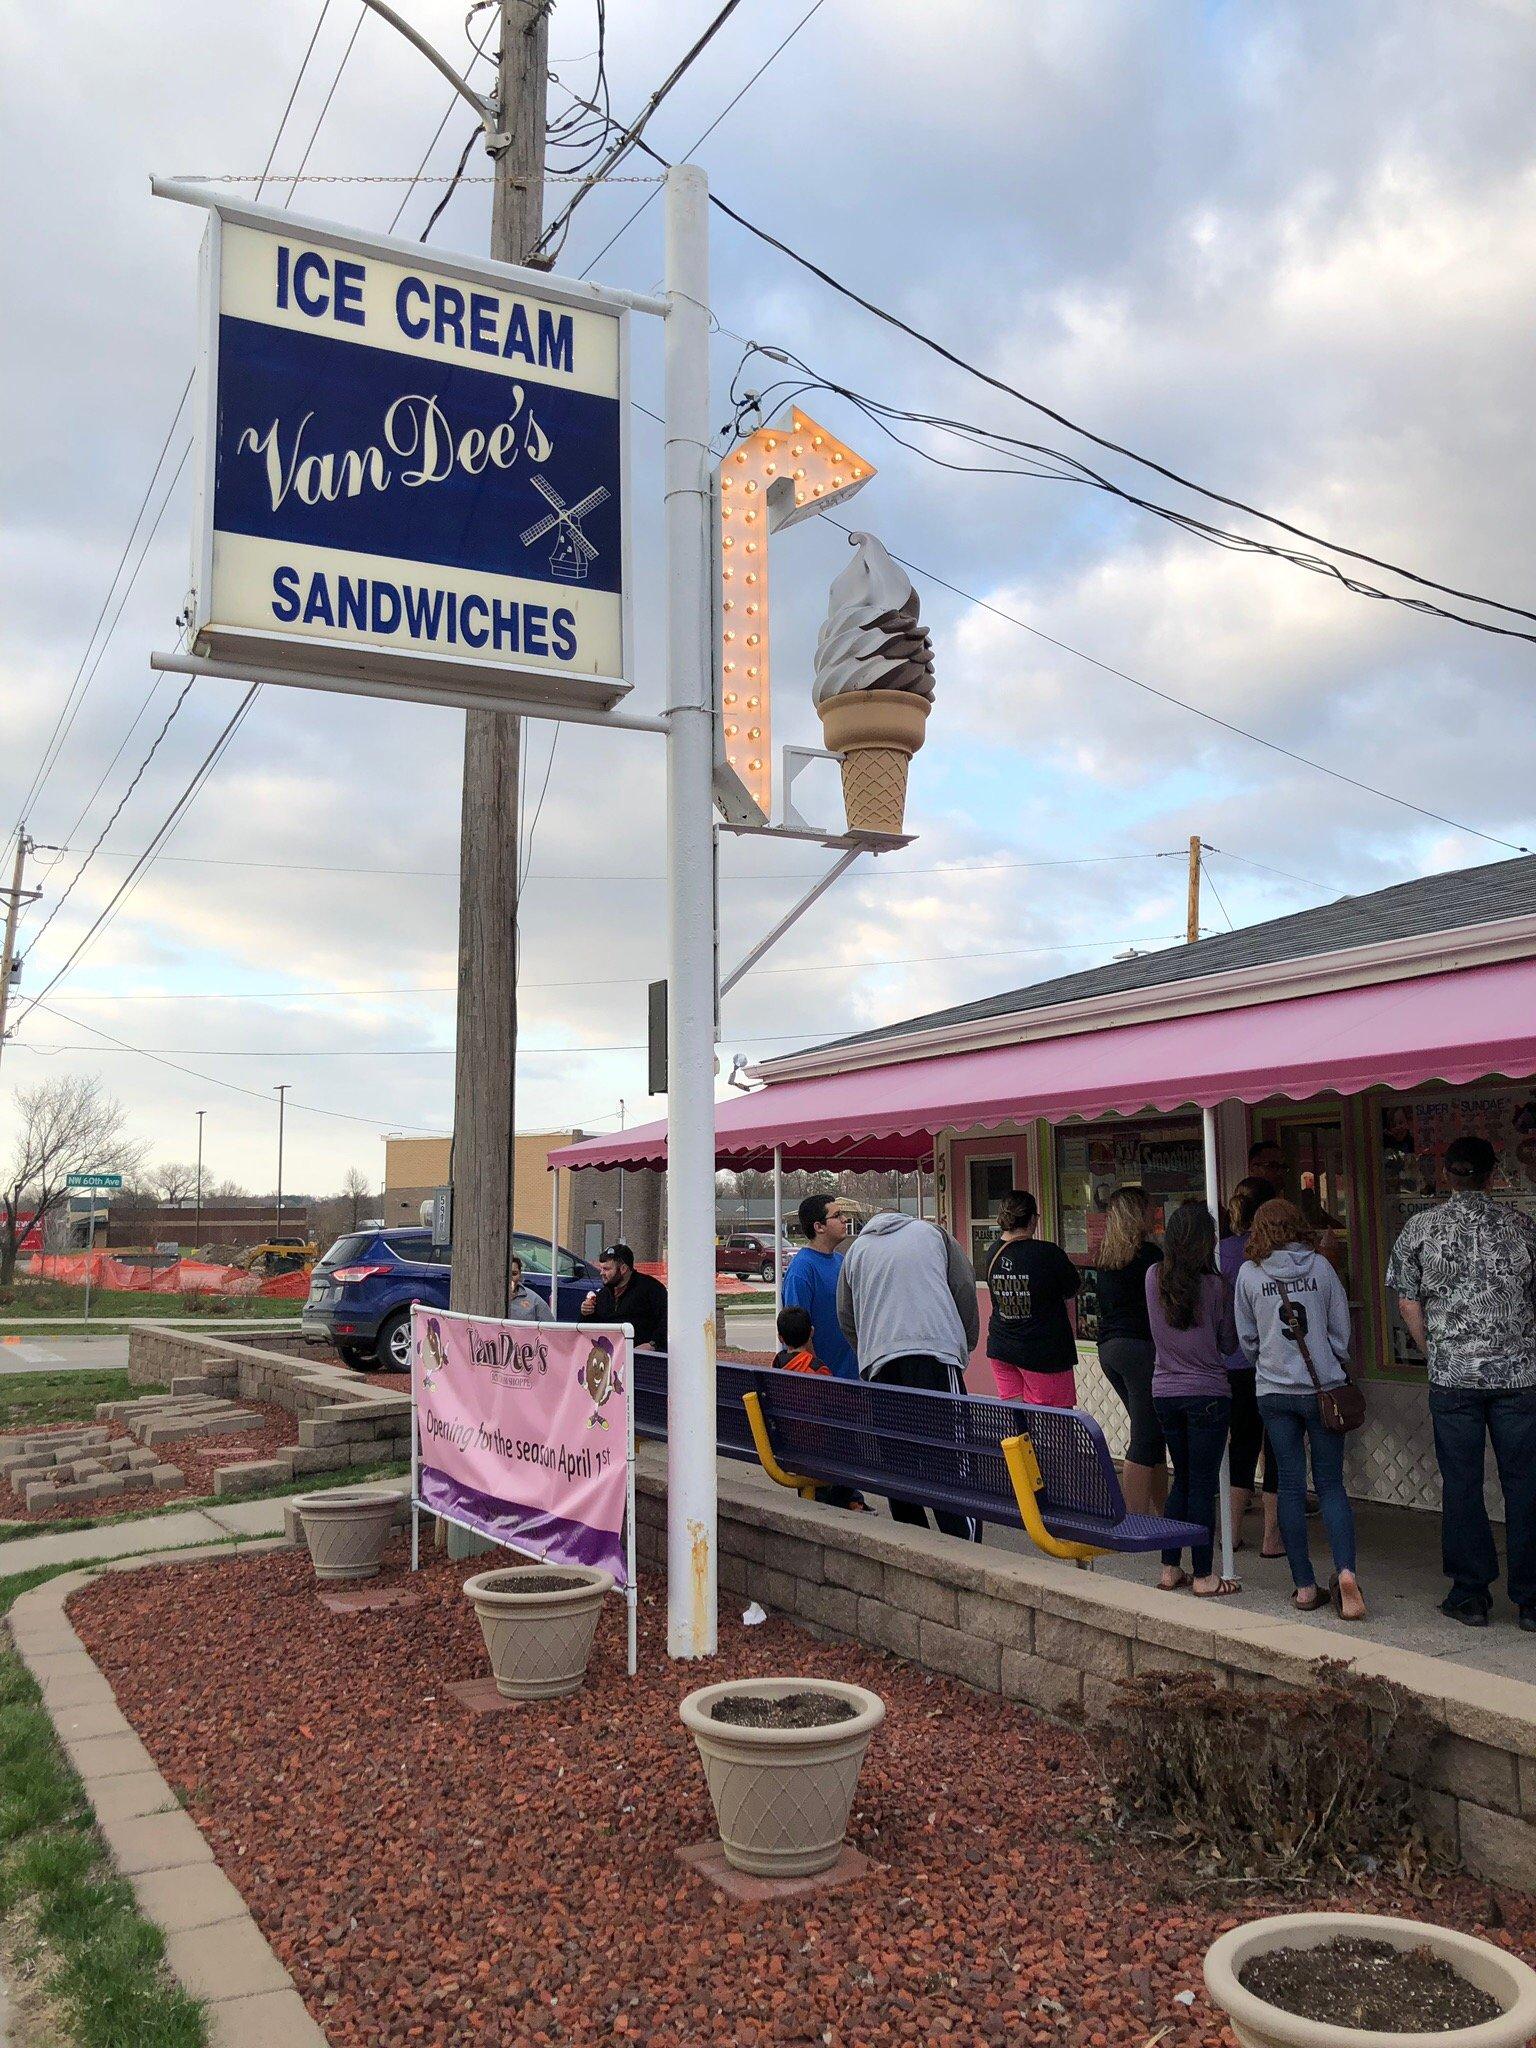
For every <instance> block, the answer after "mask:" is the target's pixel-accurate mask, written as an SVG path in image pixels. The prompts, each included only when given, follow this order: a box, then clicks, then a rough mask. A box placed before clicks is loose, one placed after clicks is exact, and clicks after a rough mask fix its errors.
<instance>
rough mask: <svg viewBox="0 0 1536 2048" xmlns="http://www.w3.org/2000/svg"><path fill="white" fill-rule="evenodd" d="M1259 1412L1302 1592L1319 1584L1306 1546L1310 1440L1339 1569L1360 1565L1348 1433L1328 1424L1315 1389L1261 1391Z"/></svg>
mask: <svg viewBox="0 0 1536 2048" xmlns="http://www.w3.org/2000/svg"><path fill="white" fill-rule="evenodd" d="M1259 1414H1260V1415H1261V1416H1262V1417H1263V1419H1264V1427H1265V1429H1266V1430H1267V1431H1268V1432H1269V1440H1270V1443H1271V1444H1272V1445H1273V1446H1274V1451H1275V1460H1276V1463H1277V1464H1278V1465H1279V1467H1280V1501H1279V1508H1280V1536H1281V1540H1282V1541H1283V1542H1284V1544H1285V1555H1286V1558H1287V1560H1288V1561H1289V1564H1290V1567H1291V1577H1292V1579H1293V1580H1294V1581H1295V1584H1296V1588H1297V1590H1298V1592H1305V1591H1306V1590H1307V1589H1308V1587H1310V1586H1315V1585H1316V1584H1317V1575H1316V1574H1315V1573H1314V1571H1313V1569H1312V1553H1311V1551H1310V1550H1309V1549H1308V1547H1307V1446H1308V1445H1309V1444H1310V1445H1311V1447H1312V1483H1313V1485H1314V1486H1316V1488H1317V1497H1318V1499H1319V1500H1320V1501H1321V1502H1322V1508H1323V1525H1324V1527H1325V1528H1326V1529H1327V1531H1328V1548H1329V1549H1330V1550H1331V1551H1332V1552H1333V1568H1334V1570H1335V1571H1336V1572H1352V1571H1353V1570H1354V1568H1355V1513H1354V1509H1353V1508H1352V1507H1351V1506H1350V1504H1349V1495H1348V1494H1347V1493H1346V1492H1345V1491H1344V1439H1343V1437H1341V1436H1339V1435H1337V1434H1336V1433H1335V1432H1334V1431H1333V1430H1331V1429H1324V1427H1323V1425H1322V1420H1321V1418H1320V1416H1319V1415H1318V1412H1317V1396H1316V1394H1302V1393H1296V1394H1260V1396H1259Z"/></svg>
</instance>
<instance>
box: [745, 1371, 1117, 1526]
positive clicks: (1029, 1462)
mask: <svg viewBox="0 0 1536 2048" xmlns="http://www.w3.org/2000/svg"><path fill="white" fill-rule="evenodd" d="M748 1399H749V1400H750V1399H751V1396H750V1395H749V1396H748ZM1002 1451H1003V1457H1004V1459H1005V1461H1006V1462H1007V1466H1008V1477H1009V1478H1010V1479H1011V1480H1012V1481H1013V1491H1014V1497H1015V1499H1016V1500H1017V1501H1018V1503H1019V1519H1020V1521H1021V1522H1022V1523H1023V1524H1024V1533H1025V1534H1026V1535H1027V1536H1028V1537H1029V1540H1030V1542H1031V1543H1033V1544H1034V1546H1035V1548H1036V1549H1037V1550H1043V1551H1044V1552H1045V1554H1046V1556H1047V1557H1062V1558H1066V1559H1068V1560H1069V1561H1070V1562H1072V1563H1074V1564H1081V1563H1083V1562H1084V1561H1085V1560H1086V1559H1088V1558H1093V1557H1104V1556H1106V1555H1107V1554H1108V1553H1107V1552H1105V1551H1103V1550H1099V1549H1096V1548H1095V1547H1094V1546H1093V1544H1091V1543H1064V1542H1063V1541H1062V1539H1061V1538H1060V1537H1059V1536H1053V1535H1052V1534H1051V1532H1050V1530H1049V1529H1047V1528H1046V1526H1045V1520H1044V1517H1043V1516H1042V1515H1041V1513H1040V1500H1039V1493H1040V1461H1039V1459H1038V1458H1037V1457H1036V1456H1035V1447H1034V1445H1033V1444H1032V1443H1031V1442H1030V1440H1029V1438H1028V1437H1027V1436H1005V1437H1004V1438H1003V1443H1002Z"/></svg>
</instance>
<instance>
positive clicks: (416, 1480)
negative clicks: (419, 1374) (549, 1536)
mask: <svg viewBox="0 0 1536 2048" xmlns="http://www.w3.org/2000/svg"><path fill="white" fill-rule="evenodd" d="M476 1320H477V1321H482V1322H494V1321H497V1320H498V1318H496V1317H477V1318H476ZM514 1327H516V1326H514ZM529 1327H531V1328H534V1329H539V1328H545V1329H547V1328H549V1327H550V1326H549V1325H548V1324H532V1325H530V1326H529ZM555 1327H556V1328H557V1329H566V1330H571V1329H579V1330H581V1331H582V1332H583V1334H585V1335H593V1334H597V1333H599V1332H601V1331H609V1332H611V1333H613V1334H616V1335H620V1336H622V1337H623V1338H624V1339H625V1341H626V1343H627V1345H628V1347H629V1349H628V1354H627V1355H628V1358H629V1362H630V1380H629V1385H628V1387H626V1389H625V1408H626V1410H627V1412H628V1424H627V1430H628V1441H627V1442H626V1444H625V1446H624V1559H625V1576H626V1577H627V1578H628V1580H629V1584H628V1585H627V1586H626V1587H625V1589H624V1607H625V1649H626V1662H627V1667H628V1671H629V1675H630V1677H631V1678H633V1677H634V1676H635V1673H636V1671H637V1670H638V1669H639V1657H640V1591H639V1586H638V1583H637V1580H636V1545H635V1387H634V1358H635V1330H634V1325H633V1324H632V1323H589V1322H581V1323H563V1324H556V1325H555ZM414 1348H415V1346H414V1338H413V1343H412V1350H413V1353H414ZM413 1363H414V1359H413ZM410 1403H411V1570H412V1571H413V1572H419V1571H420V1570H421V1518H422V1516H423V1515H424V1514H427V1515H430V1516H431V1517H432V1519H433V1520H434V1521H437V1522H446V1523H450V1524H451V1525H452V1526H453V1527H454V1528H456V1529H462V1530H463V1531H464V1533H465V1534H466V1535H467V1536H475V1537H478V1538H479V1540H480V1541H481V1542H482V1543H494V1544H498V1545H499V1547H500V1548H501V1549H503V1550H510V1551H512V1552H513V1553H514V1555H516V1556H518V1557H527V1558H531V1559H533V1561H534V1562H535V1563H538V1564H542V1563H543V1562H544V1561H545V1560H544V1559H543V1557H542V1556H540V1554H539V1553H538V1552H537V1551H533V1550H527V1549H524V1548H523V1546H522V1545H521V1544H518V1543H511V1542H503V1541H501V1539H500V1538H498V1537H495V1536H491V1535H488V1534H487V1532H486V1531H485V1530H484V1529H482V1528H481V1527H480V1526H479V1525H478V1524H477V1523H474V1522H468V1521H462V1520H461V1519H460V1518H459V1517H458V1516H457V1515H449V1514H444V1513H443V1511H442V1509H441V1508H436V1507H430V1506H428V1504H427V1503H426V1502H425V1501H424V1500H423V1499H422V1498H421V1483H420V1482H421V1431H420V1428H419V1424H418V1419H417V1408H416V1374H415V1372H414V1370H413V1371H412V1373H411V1391H410Z"/></svg>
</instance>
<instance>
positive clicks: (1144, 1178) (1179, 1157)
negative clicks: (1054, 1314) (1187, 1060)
mask: <svg viewBox="0 0 1536 2048" xmlns="http://www.w3.org/2000/svg"><path fill="white" fill-rule="evenodd" d="M1056 1185H1057V1188H1058V1189H1059V1191H1060V1192H1059V1196H1058V1209H1059V1216H1060V1229H1061V1244H1062V1247H1063V1249H1064V1250H1065V1251H1067V1252H1069V1253H1070V1254H1071V1256H1072V1257H1073V1258H1074V1259H1076V1260H1077V1261H1078V1263H1079V1265H1092V1264H1093V1262H1094V1260H1095V1259H1096V1258H1097V1257H1098V1254H1099V1246H1100V1245H1101V1244H1102V1243H1103V1241H1104V1212H1105V1210H1106V1209H1107V1208H1108V1206H1109V1198H1110V1196H1111V1195H1112V1194H1113V1193H1114V1192H1115V1190H1116V1188H1123V1187H1139V1188H1141V1189H1142V1190H1143V1191H1144V1193H1145V1194H1146V1197H1147V1201H1148V1203H1149V1204H1150V1206H1151V1211H1152V1229H1153V1230H1154V1232H1156V1233H1157V1234H1158V1235H1159V1236H1161V1234H1162V1230H1163V1225H1164V1223H1165V1222H1166V1220H1167V1218H1168V1216H1169V1214H1170V1213H1171V1212H1172V1211H1173V1210H1174V1209H1176V1208H1177V1207H1178V1206H1179V1204H1180V1202H1184V1201H1190V1200H1194V1201H1198V1202H1203V1201H1204V1200H1205V1149H1204V1144H1203V1141H1202V1138H1201V1133H1200V1126H1199V1124H1198V1123H1197V1122H1196V1121H1195V1120H1194V1119H1193V1118H1173V1117H1168V1118H1163V1117H1159V1118H1155V1119H1152V1118H1149V1119H1148V1120H1147V1121H1146V1122H1145V1123H1113V1124H1089V1125H1085V1126H1080V1127H1078V1128H1075V1129H1074V1128H1072V1127H1071V1126H1068V1127H1067V1128H1066V1129H1064V1130H1058V1131H1057V1132H1056ZM1080 1320H1081V1319H1080Z"/></svg>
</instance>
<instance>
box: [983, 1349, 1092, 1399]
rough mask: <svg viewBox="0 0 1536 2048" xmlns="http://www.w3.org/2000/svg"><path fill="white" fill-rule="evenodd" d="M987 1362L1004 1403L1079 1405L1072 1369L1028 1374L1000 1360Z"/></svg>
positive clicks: (992, 1359)
mask: <svg viewBox="0 0 1536 2048" xmlns="http://www.w3.org/2000/svg"><path fill="white" fill-rule="evenodd" d="M987 1363H988V1365H990V1366H991V1368H992V1377H993V1379H994V1380H996V1382H997V1391H998V1393H999V1394H1000V1395H1001V1396H1002V1398H1003V1400H1005V1401H1023V1402H1027V1404H1028V1405H1029V1406H1030V1407H1031V1408H1075V1407H1076V1406H1077V1381H1076V1378H1075V1376H1074V1375H1073V1373H1072V1371H1071V1370H1070V1368H1069V1369H1068V1370H1067V1371H1066V1372H1026V1371H1025V1369H1024V1368H1023V1366H1020V1365H1005V1364H1004V1363H1003V1361H1002V1359H1000V1358H989V1359H988V1360H987Z"/></svg>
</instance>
